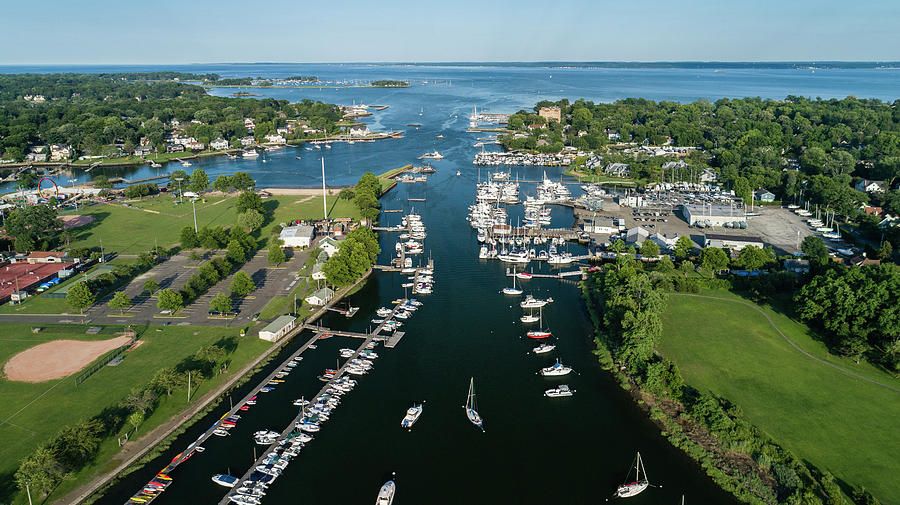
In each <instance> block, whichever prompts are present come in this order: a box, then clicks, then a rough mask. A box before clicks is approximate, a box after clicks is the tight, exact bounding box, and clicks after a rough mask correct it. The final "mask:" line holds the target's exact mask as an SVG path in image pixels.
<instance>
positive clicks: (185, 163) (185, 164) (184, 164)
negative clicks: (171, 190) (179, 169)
mask: <svg viewBox="0 0 900 505" xmlns="http://www.w3.org/2000/svg"><path fill="white" fill-rule="evenodd" d="M181 166H183V167H189V166H191V162H190V161H188V160H182V161H181Z"/></svg>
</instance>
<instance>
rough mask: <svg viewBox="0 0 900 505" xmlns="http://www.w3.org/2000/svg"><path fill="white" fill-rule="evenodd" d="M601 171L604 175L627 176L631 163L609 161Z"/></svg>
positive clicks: (629, 172)
mask: <svg viewBox="0 0 900 505" xmlns="http://www.w3.org/2000/svg"><path fill="white" fill-rule="evenodd" d="M603 171H604V172H605V173H606V175H610V176H612V177H628V176H629V175H630V174H631V165H629V164H627V163H610V164H609V165H607V166H606V168H604V169H603Z"/></svg>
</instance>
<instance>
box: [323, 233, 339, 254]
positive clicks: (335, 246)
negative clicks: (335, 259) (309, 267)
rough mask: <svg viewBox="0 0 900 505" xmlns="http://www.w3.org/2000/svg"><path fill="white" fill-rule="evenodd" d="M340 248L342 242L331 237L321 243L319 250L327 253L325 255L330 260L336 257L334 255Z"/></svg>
mask: <svg viewBox="0 0 900 505" xmlns="http://www.w3.org/2000/svg"><path fill="white" fill-rule="evenodd" d="M340 248H341V241H340V240H335V239H333V238H331V237H325V238H323V239H322V241H321V242H319V249H322V250H323V251H325V254H327V255H328V257H329V258H330V257H332V256H334V253H336V252H338V250H339V249H340Z"/></svg>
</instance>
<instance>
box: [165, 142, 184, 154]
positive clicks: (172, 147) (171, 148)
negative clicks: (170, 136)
mask: <svg viewBox="0 0 900 505" xmlns="http://www.w3.org/2000/svg"><path fill="white" fill-rule="evenodd" d="M166 152H167V153H183V152H184V146H183V145H181V144H166Z"/></svg>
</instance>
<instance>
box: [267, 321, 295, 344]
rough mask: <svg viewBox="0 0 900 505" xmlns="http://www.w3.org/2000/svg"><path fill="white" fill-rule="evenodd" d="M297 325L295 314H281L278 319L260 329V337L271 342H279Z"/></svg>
mask: <svg viewBox="0 0 900 505" xmlns="http://www.w3.org/2000/svg"><path fill="white" fill-rule="evenodd" d="M296 325H297V318H296V317H294V316H279V317H278V318H277V319H275V320H274V321H272V322H271V323H269V324H268V325H267V326H266V327H265V328H263V329H261V330H259V338H261V339H263V340H267V341H269V342H277V341H279V340H281V338H282V337H284V336H285V335H287V334H288V332H289V331H291V330H293V329H294V327H295V326H296Z"/></svg>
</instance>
